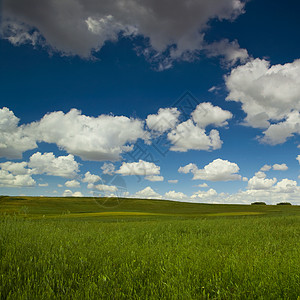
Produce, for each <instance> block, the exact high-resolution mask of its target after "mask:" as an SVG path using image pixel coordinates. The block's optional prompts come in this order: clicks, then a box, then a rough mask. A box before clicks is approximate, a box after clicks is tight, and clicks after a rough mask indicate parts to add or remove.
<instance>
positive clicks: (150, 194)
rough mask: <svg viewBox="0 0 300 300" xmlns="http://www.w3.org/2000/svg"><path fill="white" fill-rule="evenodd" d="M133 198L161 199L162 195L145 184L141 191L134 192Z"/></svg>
mask: <svg viewBox="0 0 300 300" xmlns="http://www.w3.org/2000/svg"><path fill="white" fill-rule="evenodd" d="M134 197H135V198H142V199H161V198H162V196H161V195H160V194H158V193H157V192H155V191H154V190H153V189H152V188H151V187H150V186H147V187H146V188H144V189H143V190H141V191H138V192H136V193H135V194H134Z"/></svg>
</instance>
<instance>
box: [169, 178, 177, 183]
mask: <svg viewBox="0 0 300 300" xmlns="http://www.w3.org/2000/svg"><path fill="white" fill-rule="evenodd" d="M168 182H169V183H178V179H170V180H168Z"/></svg>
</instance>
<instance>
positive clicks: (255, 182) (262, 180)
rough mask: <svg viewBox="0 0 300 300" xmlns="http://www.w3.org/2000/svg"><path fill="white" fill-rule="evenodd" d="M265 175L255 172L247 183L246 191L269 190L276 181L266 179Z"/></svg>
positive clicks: (274, 179)
mask: <svg viewBox="0 0 300 300" xmlns="http://www.w3.org/2000/svg"><path fill="white" fill-rule="evenodd" d="M266 177H267V175H266V174H265V173H264V172H262V171H259V172H256V173H255V175H254V176H253V177H252V178H250V179H249V181H248V187H247V188H248V189H249V190H264V189H269V188H271V187H272V186H273V185H274V184H275V183H276V182H277V179H276V178H273V179H267V178H266Z"/></svg>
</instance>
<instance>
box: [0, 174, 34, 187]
mask: <svg viewBox="0 0 300 300" xmlns="http://www.w3.org/2000/svg"><path fill="white" fill-rule="evenodd" d="M35 185H36V182H35V180H34V179H32V177H31V176H30V175H28V174H26V175H13V174H12V173H10V172H8V171H5V170H0V186H2V187H27V186H35Z"/></svg>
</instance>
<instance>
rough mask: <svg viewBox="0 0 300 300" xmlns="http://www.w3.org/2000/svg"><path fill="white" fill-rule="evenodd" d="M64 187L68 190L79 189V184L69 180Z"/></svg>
mask: <svg viewBox="0 0 300 300" xmlns="http://www.w3.org/2000/svg"><path fill="white" fill-rule="evenodd" d="M65 186H66V187H68V188H78V187H80V182H78V181H77V180H69V181H66V182H65Z"/></svg>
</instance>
